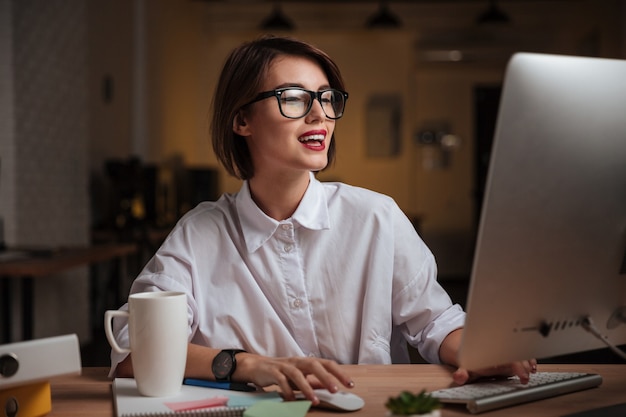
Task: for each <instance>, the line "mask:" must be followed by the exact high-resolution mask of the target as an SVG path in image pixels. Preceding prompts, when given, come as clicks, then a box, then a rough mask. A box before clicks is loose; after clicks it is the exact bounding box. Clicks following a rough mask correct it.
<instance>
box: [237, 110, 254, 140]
mask: <svg viewBox="0 0 626 417" xmlns="http://www.w3.org/2000/svg"><path fill="white" fill-rule="evenodd" d="M233 132H235V133H236V134H238V135H239V136H250V129H249V128H248V123H246V119H245V116H244V113H243V112H242V111H239V113H237V114H236V115H235V118H234V119H233Z"/></svg>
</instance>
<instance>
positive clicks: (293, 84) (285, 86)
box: [274, 83, 331, 91]
mask: <svg viewBox="0 0 626 417" xmlns="http://www.w3.org/2000/svg"><path fill="white" fill-rule="evenodd" d="M288 87H298V88H304V89H306V88H305V87H304V85H302V84H299V83H283V84H280V85H278V86H277V87H275V88H274V89H275V90H276V89H278V88H288ZM329 88H331V86H330V85H328V84H324V85H321V86H319V87H318V89H317V91H322V90H328V89H329Z"/></svg>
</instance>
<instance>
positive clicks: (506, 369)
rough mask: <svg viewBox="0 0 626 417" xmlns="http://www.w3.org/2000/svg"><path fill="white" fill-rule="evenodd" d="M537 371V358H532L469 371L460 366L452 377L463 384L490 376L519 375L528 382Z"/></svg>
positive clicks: (459, 383) (524, 381) (524, 382)
mask: <svg viewBox="0 0 626 417" xmlns="http://www.w3.org/2000/svg"><path fill="white" fill-rule="evenodd" d="M536 372H537V360H536V359H530V360H527V361H521V362H513V363H510V364H508V365H501V366H493V367H491V368H485V369H481V370H477V371H468V370H467V369H464V368H459V369H457V370H456V371H455V372H454V373H453V374H452V378H453V379H454V382H455V383H456V384H458V385H463V384H467V383H469V382H473V381H475V380H477V379H479V378H483V377H488V376H517V377H518V378H519V379H520V382H521V383H522V384H527V383H528V381H529V379H530V374H534V373H536Z"/></svg>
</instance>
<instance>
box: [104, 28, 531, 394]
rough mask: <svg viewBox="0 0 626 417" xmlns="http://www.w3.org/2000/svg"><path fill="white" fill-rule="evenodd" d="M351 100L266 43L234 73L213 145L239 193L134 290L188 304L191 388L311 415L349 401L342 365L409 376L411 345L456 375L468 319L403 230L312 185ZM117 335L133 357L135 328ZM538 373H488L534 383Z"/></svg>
mask: <svg viewBox="0 0 626 417" xmlns="http://www.w3.org/2000/svg"><path fill="white" fill-rule="evenodd" d="M347 99H348V94H347V93H345V88H344V84H343V80H342V77H341V74H340V72H339V69H338V68H337V66H336V65H335V63H334V62H333V61H332V60H331V59H330V58H329V57H328V56H327V55H326V54H325V53H324V52H322V51H320V50H319V49H317V48H315V47H313V46H312V45H309V44H307V43H304V42H300V41H297V40H293V39H289V38H279V37H263V38H260V39H258V40H255V41H253V42H249V43H246V44H243V45H242V46H240V47H239V48H237V49H235V50H234V51H233V52H232V53H231V55H230V56H229V57H228V59H227V61H226V63H225V66H224V68H223V70H222V73H221V76H220V79H219V83H218V87H217V90H216V93H215V97H214V115H213V126H212V128H213V130H212V140H213V148H214V150H215V153H216V154H217V156H218V158H219V159H220V161H221V162H222V164H223V165H224V166H225V167H226V169H227V170H228V172H229V173H230V174H232V175H234V176H236V177H238V178H240V179H243V180H244V183H243V186H242V188H241V190H240V191H239V192H238V193H236V194H232V195H231V194H225V195H223V196H222V197H221V198H220V199H219V200H218V201H217V202H206V203H202V204H200V205H199V206H198V207H196V208H195V209H193V210H191V211H190V212H189V213H187V214H186V215H185V216H184V217H183V218H182V219H181V220H180V222H179V223H178V224H177V225H176V227H175V228H174V230H173V231H172V232H171V234H170V236H169V237H168V238H167V239H166V241H165V242H164V243H163V245H162V247H161V248H160V249H159V250H158V252H157V253H156V255H155V256H154V257H153V259H152V260H151V261H150V262H149V263H148V264H147V265H146V267H145V268H144V270H143V271H142V272H141V274H140V275H139V277H138V278H137V279H136V280H135V282H134V284H133V287H132V289H131V292H142V291H162V290H174V291H184V292H185V293H186V294H187V296H188V306H189V340H190V344H189V350H188V359H187V368H186V376H188V377H199V378H216V379H232V380H235V381H246V382H253V383H255V384H257V385H259V386H268V385H271V384H278V385H279V387H280V389H281V391H282V393H283V395H284V396H285V397H286V398H288V399H290V398H294V390H300V391H302V393H303V394H304V395H305V397H306V398H308V399H310V400H311V401H312V402H313V403H314V404H316V403H317V402H318V399H317V398H316V397H315V394H314V391H313V389H314V388H320V387H325V388H327V389H329V390H330V391H332V392H335V391H337V390H339V389H340V386H343V387H351V386H353V385H354V384H353V382H352V381H351V379H350V376H349V375H347V374H346V373H345V372H344V371H342V370H341V368H340V367H339V366H338V363H398V362H408V354H407V348H406V343H407V342H408V343H410V344H411V345H413V346H415V347H416V348H417V349H419V351H420V353H421V354H422V356H423V357H424V358H426V359H427V360H428V361H430V362H433V363H446V364H449V365H453V366H456V365H457V363H456V353H457V351H458V347H459V343H460V336H461V327H462V326H463V322H464V313H463V311H462V309H461V308H460V307H459V306H458V305H453V304H452V303H451V301H450V298H449V297H448V295H447V294H446V293H445V291H444V290H443V289H442V288H441V287H440V286H439V284H438V283H437V282H436V265H435V261H434V258H433V256H432V254H431V252H430V251H429V250H428V248H427V247H426V246H425V244H424V243H423V241H422V240H421V239H420V238H419V236H418V235H417V233H416V232H415V230H414V229H413V227H412V225H411V223H410V221H409V220H408V219H407V217H406V216H405V215H404V214H403V213H402V211H401V210H400V209H399V207H398V206H397V205H396V204H395V202H394V201H393V200H392V199H391V198H389V197H387V196H384V195H381V194H378V193H375V192H372V191H368V190H365V189H362V188H357V187H352V186H348V185H345V184H341V183H321V182H319V181H317V180H316V178H315V176H314V174H313V173H314V172H317V171H320V170H323V169H324V168H326V167H327V166H328V164H329V163H332V161H333V158H334V155H335V138H334V129H335V123H336V120H337V119H339V118H341V116H342V115H343V112H344V110H345V104H346V101H347ZM123 308H127V307H126V306H124V307H123ZM117 334H118V340H119V342H120V344H122V345H123V344H124V343H127V342H128V340H127V339H128V336H127V331H126V327H125V326H124V327H122V326H121V325H119V324H118V328H117ZM111 359H112V374H113V373H114V372H117V375H119V376H124V375H132V365H131V363H130V358H129V357H127V358H124V357H122V356H119V355H117V354H115V353H112V358H111ZM534 364H535V363H534V362H533V363H530V362H524V363H518V364H514V365H511V366H509V367H506V368H503V369H493V370H489V371H488V373H501V372H505V373H515V374H517V375H519V376H520V377H521V378H522V380H523V381H524V380H527V379H528V375H529V372H531V371H532V368H533V366H534ZM220 365H224V366H223V367H221V368H220ZM454 378H455V380H456V381H457V382H458V383H464V382H466V381H467V380H468V379H469V378H470V375H469V373H468V372H467V371H465V370H462V369H459V370H457V371H456V372H455V374H454Z"/></svg>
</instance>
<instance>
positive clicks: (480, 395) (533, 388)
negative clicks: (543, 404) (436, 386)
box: [431, 372, 602, 414]
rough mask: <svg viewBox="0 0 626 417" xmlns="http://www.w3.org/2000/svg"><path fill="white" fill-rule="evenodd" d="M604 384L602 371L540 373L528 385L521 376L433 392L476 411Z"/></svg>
mask: <svg viewBox="0 0 626 417" xmlns="http://www.w3.org/2000/svg"><path fill="white" fill-rule="evenodd" d="M601 383H602V377H601V376H600V375H598V374H590V373H579V372H537V373H535V374H531V376H530V381H529V382H528V384H526V385H523V384H521V383H520V382H519V378H518V377H510V378H506V379H494V380H489V381H480V382H474V383H472V384H467V385H463V386H459V387H452V388H444V389H440V390H437V391H433V392H431V394H432V395H433V397H437V398H438V399H439V401H441V402H442V403H444V404H445V403H455V404H465V405H466V407H467V409H468V410H469V411H470V412H471V413H473V414H477V413H482V412H484V411H489V410H494V409H496V408H502V407H508V406H511V405H516V404H521V403H525V402H530V401H536V400H540V399H543V398H548V397H554V396H557V395H561V394H567V393H570V392H574V391H580V390H584V389H587V388H593V387H597V386H598V385H600V384H601Z"/></svg>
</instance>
